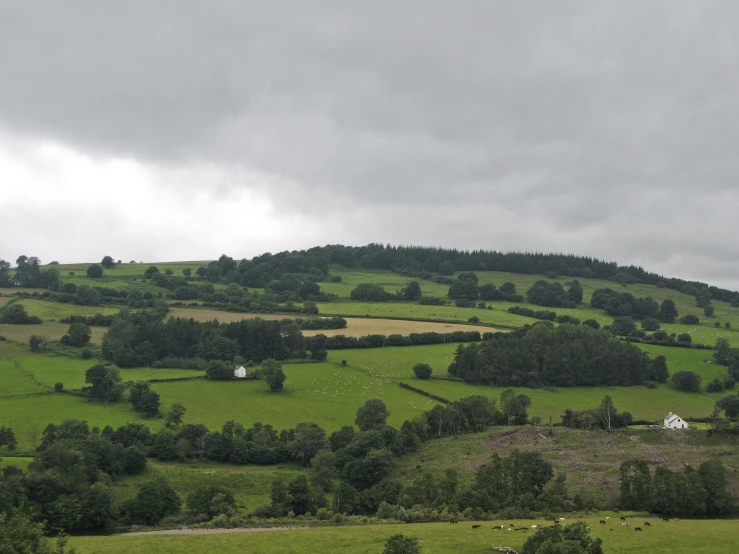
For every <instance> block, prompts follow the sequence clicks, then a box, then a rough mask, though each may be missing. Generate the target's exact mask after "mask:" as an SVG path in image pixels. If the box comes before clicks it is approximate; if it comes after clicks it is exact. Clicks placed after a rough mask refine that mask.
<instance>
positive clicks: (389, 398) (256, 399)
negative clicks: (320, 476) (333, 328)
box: [152, 363, 436, 433]
mask: <svg viewBox="0 0 739 554" xmlns="http://www.w3.org/2000/svg"><path fill="white" fill-rule="evenodd" d="M283 369H284V371H285V374H286V375H287V380H286V381H285V388H284V390H283V391H281V392H280V393H272V392H270V391H269V389H268V387H267V385H266V384H265V383H264V381H185V382H174V383H153V384H152V389H153V390H155V391H156V392H158V393H159V394H160V395H161V399H162V411H166V410H167V409H168V408H169V406H170V405H171V404H172V403H174V402H181V403H182V404H183V405H184V406H185V407H186V408H187V414H186V415H185V421H186V422H191V423H203V424H205V425H207V426H208V428H209V429H220V427H221V426H222V425H223V423H224V422H226V421H228V420H230V419H233V420H236V421H239V422H241V423H243V424H245V425H251V424H252V423H256V422H258V421H259V422H262V423H265V424H266V423H269V424H271V425H273V426H274V427H275V428H277V429H286V428H291V427H295V425H296V424H298V423H300V422H303V421H313V422H315V423H317V424H318V425H320V426H321V427H323V428H324V429H326V431H327V432H329V433H331V432H333V431H334V430H337V429H339V428H340V427H341V426H342V425H352V424H353V423H354V417H355V414H356V411H357V409H358V408H359V407H360V406H362V405H363V404H364V403H365V402H366V401H367V400H369V399H372V398H380V399H381V400H382V401H383V402H385V404H387V406H388V410H389V411H390V417H389V419H388V422H389V423H390V424H391V425H395V426H400V425H401V424H402V423H403V421H405V420H407V419H411V418H413V417H415V416H416V415H419V414H420V413H421V412H423V411H424V410H427V409H430V408H432V407H433V406H434V405H435V404H436V402H435V401H433V400H431V399H429V398H426V397H425V396H422V395H420V394H417V393H414V392H412V391H407V390H405V389H402V388H400V387H399V386H398V385H397V384H396V383H395V382H393V381H391V380H390V379H388V378H386V377H382V376H376V377H372V376H370V375H366V374H364V373H362V372H359V371H357V370H353V369H351V368H342V367H341V366H340V365H336V364H333V363H318V364H287V365H285V366H284V367H283Z"/></svg>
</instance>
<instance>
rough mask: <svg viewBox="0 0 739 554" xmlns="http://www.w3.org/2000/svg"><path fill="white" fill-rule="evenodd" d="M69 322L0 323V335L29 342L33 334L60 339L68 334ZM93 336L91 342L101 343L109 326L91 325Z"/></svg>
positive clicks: (17, 340)
mask: <svg viewBox="0 0 739 554" xmlns="http://www.w3.org/2000/svg"><path fill="white" fill-rule="evenodd" d="M68 330H69V323H55V322H52V321H45V322H43V323H41V324H40V325H12V324H10V323H0V335H3V336H4V337H6V338H7V339H8V340H12V341H16V342H22V343H24V344H28V339H29V337H30V336H31V335H39V336H42V337H43V336H47V337H49V338H50V339H51V340H59V339H61V338H62V337H63V336H64V335H66V334H67V331H68ZM90 330H91V331H92V336H91V337H90V342H91V343H93V344H101V343H102V341H103V335H104V334H105V332H106V331H107V330H108V329H107V327H90Z"/></svg>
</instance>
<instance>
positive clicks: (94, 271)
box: [87, 264, 103, 279]
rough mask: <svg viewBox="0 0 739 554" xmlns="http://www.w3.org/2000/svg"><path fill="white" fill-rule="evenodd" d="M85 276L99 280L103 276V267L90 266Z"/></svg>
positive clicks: (97, 265)
mask: <svg viewBox="0 0 739 554" xmlns="http://www.w3.org/2000/svg"><path fill="white" fill-rule="evenodd" d="M87 276H88V277H90V278H92V279H99V278H100V277H102V276H103V267H102V266H101V265H99V264H92V265H91V266H90V267H88V268H87Z"/></svg>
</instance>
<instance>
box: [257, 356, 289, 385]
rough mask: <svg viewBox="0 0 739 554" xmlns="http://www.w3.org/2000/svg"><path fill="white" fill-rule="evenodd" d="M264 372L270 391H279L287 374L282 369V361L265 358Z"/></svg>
mask: <svg viewBox="0 0 739 554" xmlns="http://www.w3.org/2000/svg"><path fill="white" fill-rule="evenodd" d="M262 373H263V374H264V381H265V382H266V383H267V386H268V387H269V390H270V391H272V392H279V391H281V390H282V388H283V386H284V383H285V379H287V376H286V375H285V372H284V371H283V370H282V364H281V363H279V362H278V361H276V360H265V361H264V362H263V363H262Z"/></svg>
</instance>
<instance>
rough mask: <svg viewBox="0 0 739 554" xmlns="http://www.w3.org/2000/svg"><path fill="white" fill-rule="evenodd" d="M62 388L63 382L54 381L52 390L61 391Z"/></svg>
mask: <svg viewBox="0 0 739 554" xmlns="http://www.w3.org/2000/svg"><path fill="white" fill-rule="evenodd" d="M63 390H64V383H54V392H62V391H63Z"/></svg>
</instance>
